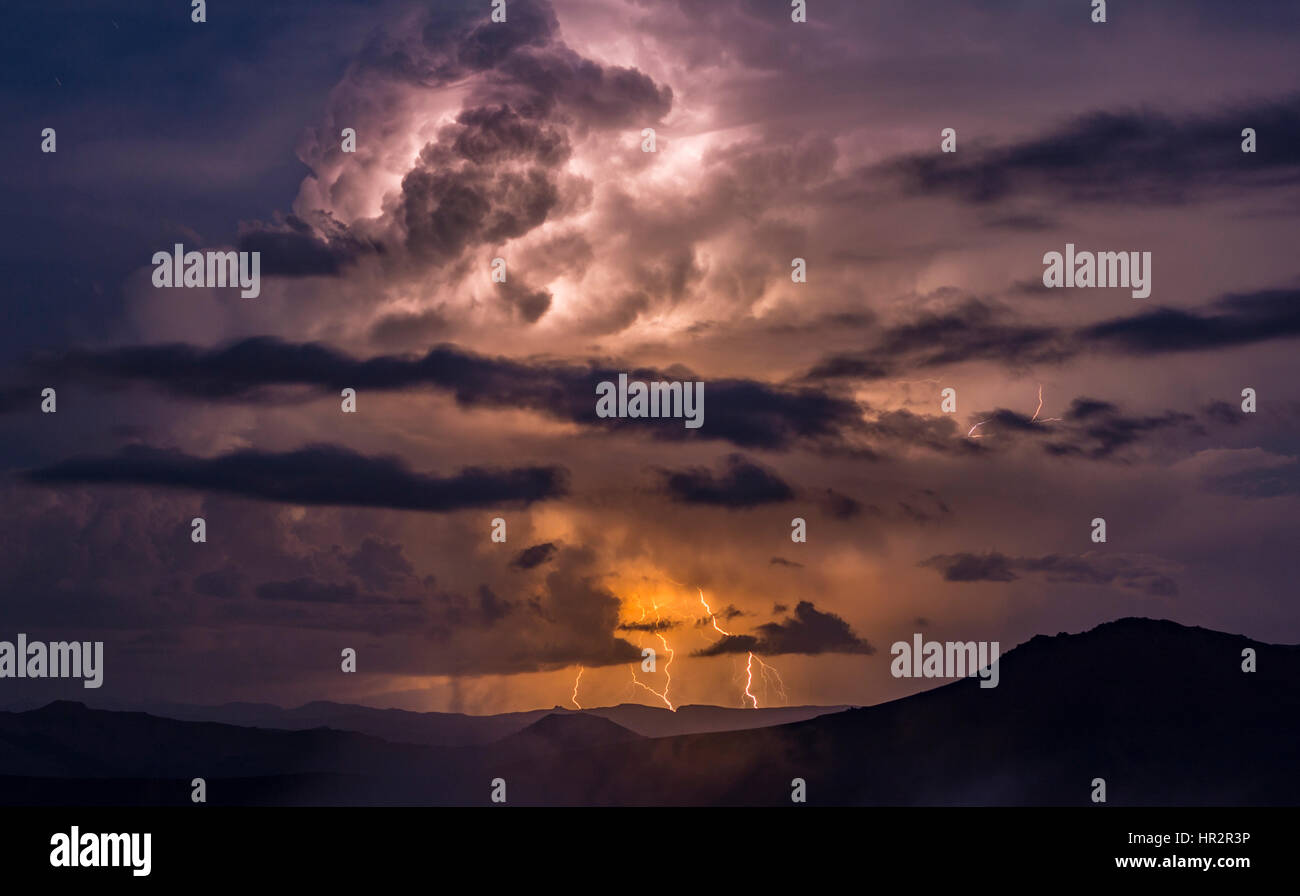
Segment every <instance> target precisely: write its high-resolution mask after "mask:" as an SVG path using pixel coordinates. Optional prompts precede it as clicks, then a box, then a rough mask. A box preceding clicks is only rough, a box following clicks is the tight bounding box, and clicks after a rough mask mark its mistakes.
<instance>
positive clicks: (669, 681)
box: [629, 601, 676, 711]
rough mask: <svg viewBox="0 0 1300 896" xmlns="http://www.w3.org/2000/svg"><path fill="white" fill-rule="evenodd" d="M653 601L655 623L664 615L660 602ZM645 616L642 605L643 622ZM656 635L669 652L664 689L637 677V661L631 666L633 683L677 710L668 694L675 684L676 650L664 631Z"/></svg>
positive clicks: (665, 665) (656, 632)
mask: <svg viewBox="0 0 1300 896" xmlns="http://www.w3.org/2000/svg"><path fill="white" fill-rule="evenodd" d="M651 603H653V605H654V610H655V623H656V624H658V623H660V622H662V621H663V620H662V617H661V616H660V615H659V602H658V601H651ZM645 617H646V611H645V607H644V606H642V607H641V621H642V622H644V621H645ZM655 635H656V636H657V637H658V638H659V641H660V642H661V643H662V644H663V646H664V653H666V654H668V662H666V663H664V676H665V679H666V680H665V681H664V689H663V690H662V691H656V690H655V689H654V688H652V687H650V686H649V685H648V684H646V683H645V682H643V681H641V680H640V679H639V678H637V677H636V664H635V663H633V664H632V665H631V666H629V668H630V669H631V670H632V684H634V685H636V686H637V687H639V688H644V689H645V690H647V691H649V692H650V693H651V694H654V695H655V696H656V697H658V698H659V699H660V700H662V701H663V704H664V706H667V707H668V708H669V709H672V710H674V711H675V709H676V708H675V707H674V706H673V701H672V699H671V698H669V696H668V692H669V690H671V689H672V686H673V673H672V668H671V667H672V664H673V656H674V655H675V651H674V650H673V648H672V646H671V645H670V644H669V643H668V638H666V637H665V636H664V633H663V632H662V631H658V630H656V631H655Z"/></svg>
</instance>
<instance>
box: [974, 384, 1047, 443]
mask: <svg viewBox="0 0 1300 896" xmlns="http://www.w3.org/2000/svg"><path fill="white" fill-rule="evenodd" d="M1042 412H1043V384H1042V383H1039V384H1038V407H1037V408H1035V409H1034V416H1032V417H1030V418H1029V422H1030V423H1060V422H1061V418H1060V417H1044V418H1043V419H1042V420H1039V419H1038V415H1039V414H1041V413H1042ZM988 422H989V421H988V420H981V421H980V422H979V423H976V424H975V425H974V426H972V427H971V428H970V430H969V431H967V433H966V438H968V439H982V438H984V434H983V433H979V434H976V432H975V430H977V429H979V428H980V427H981V426H983V425H984V424H985V423H988Z"/></svg>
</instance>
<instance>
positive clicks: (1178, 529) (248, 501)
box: [0, 0, 1300, 713]
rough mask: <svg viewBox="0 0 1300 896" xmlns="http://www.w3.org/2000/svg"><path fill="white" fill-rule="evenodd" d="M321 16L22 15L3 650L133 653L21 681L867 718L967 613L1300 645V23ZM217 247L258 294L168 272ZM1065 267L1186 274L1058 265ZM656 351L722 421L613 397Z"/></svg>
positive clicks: (1118, 16)
mask: <svg viewBox="0 0 1300 896" xmlns="http://www.w3.org/2000/svg"><path fill="white" fill-rule="evenodd" d="M275 6H276V8H274V9H273V8H270V7H271V5H270V4H262V3H252V2H248V3H244V2H233V0H224V2H223V0H213V2H210V3H209V4H208V10H207V22H206V23H201V24H199V23H193V22H191V21H190V10H189V4H188V3H187V2H180V0H169V2H157V0H150V2H118V3H84V2H57V0H51V2H46V3H41V4H24V5H23V6H21V7H20V8H17V9H14V10H11V11H10V12H9V14H8V15H7V16H6V27H5V29H4V33H3V36H0V41H2V42H3V52H0V72H2V74H3V76H2V77H0V107H2V108H3V109H4V110H5V114H4V119H5V127H4V128H3V137H2V139H3V144H2V147H0V153H2V156H0V160H2V163H3V171H4V176H3V178H2V179H0V190H2V191H3V193H2V194H0V199H2V200H3V207H4V209H5V212H6V213H5V214H4V215H3V218H0V227H2V228H3V239H0V265H2V266H3V270H4V272H5V280H4V283H5V288H6V289H5V291H6V293H7V296H6V301H5V309H6V315H5V323H4V326H3V327H0V463H3V467H4V476H3V480H2V483H3V484H2V485H0V488H3V507H4V512H3V513H2V514H0V544H2V545H3V548H0V588H2V589H3V595H2V597H0V607H2V608H3V609H2V611H0V620H2V622H3V626H0V638H5V639H10V640H12V639H13V637H14V636H15V635H16V633H18V632H25V633H27V635H28V636H29V638H32V639H35V638H45V639H49V640H66V639H74V638H75V639H88V640H102V641H104V644H105V671H104V686H103V687H102V688H101V689H100V690H99V691H88V690H85V689H83V688H82V687H81V684H80V682H78V681H71V682H69V681H62V682H58V681H55V682H38V681H21V682H20V681H14V680H8V679H6V680H3V681H0V705H32V704H37V703H39V702H41V700H43V699H48V698H49V697H52V696H61V697H67V698H70V699H86V700H92V701H93V700H105V701H120V702H131V701H151V700H170V701H177V702H190V703H219V702H224V701H230V700H252V701H265V702H273V703H280V704H282V705H293V704H298V703H303V702H306V701H309V700H317V699H325V700H337V701H347V702H364V703H370V704H373V705H377V706H400V707H405V708H412V709H424V710H457V711H464V712H473V713H488V712H500V711H506V710H516V709H527V708H533V707H539V706H552V705H555V704H565V705H570V706H572V705H574V704H573V703H571V702H570V701H571V695H572V694H573V692H574V683H575V677H576V676H577V675H578V673H579V669H581V670H582V677H581V679H580V681H579V682H578V683H579V684H580V689H579V695H578V701H579V702H580V703H581V704H582V705H588V706H591V705H608V704H614V703H619V702H631V701H635V702H643V703H647V704H651V705H664V703H665V702H671V703H672V704H673V705H681V704H684V703H713V704H718V705H727V706H737V705H740V704H741V702H742V695H743V688H744V680H745V678H746V668H747V663H748V657H749V655H750V654H751V653H753V654H755V655H756V656H757V657H759V658H761V659H762V660H763V661H764V662H765V663H767V664H770V665H771V666H772V667H773V668H774V669H776V670H779V674H780V676H781V680H782V682H783V684H784V694H782V692H781V690H780V689H779V688H777V687H776V685H775V684H774V679H771V678H769V679H766V680H763V681H760V682H759V683H758V685H757V691H756V694H755V696H756V698H757V699H758V701H760V703H761V705H763V706H769V705H780V704H781V703H783V702H788V703H790V704H792V705H793V704H813V703H817V704H844V703H852V704H868V703H875V702H879V701H881V700H884V699H889V698H892V697H896V696H900V695H902V694H905V693H909V692H911V691H914V690H917V689H920V688H922V687H927V686H930V685H932V684H933V682H926V681H909V680H897V679H894V678H892V677H891V676H890V674H889V660H890V656H889V645H890V644H891V643H893V642H894V641H897V640H910V638H911V636H912V634H913V633H914V632H922V633H924V634H925V636H926V637H927V638H932V639H939V640H944V639H954V640H970V639H979V640H997V641H999V642H1000V643H1001V645H1002V649H1003V651H1004V652H1005V651H1006V650H1008V649H1010V648H1011V647H1012V646H1014V645H1016V644H1018V643H1021V642H1023V641H1025V640H1027V639H1029V638H1031V637H1033V636H1034V635H1035V634H1039V633H1048V634H1055V633H1057V632H1059V631H1080V630H1084V629H1087V628H1091V627H1093V626H1095V625H1097V624H1099V623H1101V622H1105V621H1107V620H1111V619H1116V618H1120V617H1124V616H1150V617H1156V618H1167V619H1172V620H1175V621H1177V622H1180V623H1184V624H1189V625H1201V626H1206V627H1209V628H1215V629H1220V630H1224V631H1230V632H1234V633H1240V634H1244V635H1248V636H1250V637H1252V638H1257V639H1261V640H1264V641H1270V642H1296V641H1300V613H1297V612H1296V588H1295V582H1296V581H1297V578H1300V552H1298V551H1297V550H1296V549H1295V545H1296V537H1297V526H1296V521H1297V520H1300V512H1298V511H1300V507H1298V504H1300V437H1298V433H1297V430H1298V428H1300V382H1297V377H1296V373H1297V369H1298V368H1300V364H1297V360H1296V354H1295V352H1296V342H1295V340H1296V339H1297V337H1300V253H1298V252H1297V249H1296V238H1297V233H1298V232H1300V231H1298V230H1297V226H1296V224H1297V218H1298V217H1300V203H1298V202H1297V199H1300V67H1297V65H1296V59H1297V58H1300V52H1298V50H1300V40H1298V39H1297V37H1298V36H1300V6H1297V4H1295V3H1294V2H1290V0H1278V2H1273V0H1257V2H1252V3H1249V4H1230V3H1221V2H1212V0H1177V2H1174V0H1167V2H1143V3H1122V2H1112V3H1110V4H1109V6H1110V9H1109V14H1108V21H1107V22H1106V23H1105V24H1095V23H1093V22H1091V21H1090V4H1089V3H1088V2H1086V0H1054V2H1009V0H984V2H980V3H978V4H970V3H958V2H948V0H927V2H926V3H924V4H908V3H897V2H889V3H863V2H858V0H843V2H833V0H810V3H809V21H808V22H807V23H806V24H795V23H792V22H791V21H790V10H789V4H788V3H785V2H780V0H679V2H649V0H626V2H616V0H554V2H546V0H508V20H507V22H506V23H505V24H494V23H491V22H490V21H489V18H488V17H489V13H490V6H491V4H490V3H489V2H488V0H458V2H451V0H437V2H429V3H411V2H377V3H368V2H365V3H363V2H338V0H335V2H302V3H287V4H276V5H275ZM44 128H54V129H55V130H56V132H57V152H55V153H43V152H41V131H42V129H44ZM343 128H354V129H355V131H356V134H357V143H356V147H357V148H356V152H355V153H344V152H342V150H341V147H340V139H341V138H340V133H341V131H342V129H343ZM644 128H653V129H654V130H655V134H656V144H657V145H656V151H655V152H654V153H648V152H643V151H642V148H641V147H642V130H643V129H644ZM945 128H953V129H955V130H956V133H957V152H955V153H942V152H940V132H941V131H942V130H943V129H945ZM1244 128H1253V129H1255V130H1256V132H1257V141H1258V145H1257V151H1256V152H1254V153H1246V152H1243V151H1242V148H1241V144H1242V136H1241V132H1242V130H1243V129H1244ZM176 243H182V244H184V246H185V248H186V249H187V250H191V249H192V250H220V249H235V250H242V251H259V252H260V253H261V274H262V282H261V295H260V296H258V297H257V298H241V297H240V295H239V292H238V290H237V289H219V288H213V289H209V288H189V289H174V288H173V289H158V288H155V287H154V286H153V285H152V283H151V275H152V273H153V266H152V264H151V258H152V256H153V253H155V252H158V251H164V252H170V251H171V250H172V247H173V246H174V244H176ZM1067 243H1073V244H1075V245H1076V246H1077V247H1078V248H1079V249H1080V250H1084V249H1086V250H1090V251H1139V252H1150V253H1151V256H1152V269H1151V286H1152V288H1151V293H1150V295H1149V296H1148V297H1147V298H1141V299H1139V298H1134V297H1133V296H1132V294H1131V292H1130V290H1128V289H1096V288H1094V289H1087V288H1073V289H1071V288H1062V289H1047V288H1045V287H1044V286H1043V281H1042V277H1043V272H1044V264H1043V261H1042V259H1043V255H1044V254H1045V253H1047V252H1051V251H1057V252H1061V251H1063V250H1064V248H1065V246H1066V244H1067ZM498 257H499V258H504V259H505V260H506V262H507V267H508V279H507V282H505V283H495V282H493V281H492V278H491V265H492V260H493V259H494V258H498ZM794 258H802V259H805V260H806V264H807V282H806V283H795V282H792V279H791V260H792V259H794ZM620 372H624V373H628V374H629V375H630V376H631V377H632V378H638V377H639V378H640V379H644V380H660V379H667V380H691V381H695V380H698V381H702V382H704V384H705V387H704V395H705V415H704V425H703V426H702V427H701V428H700V429H698V430H694V429H688V428H686V427H684V426H683V425H682V421H681V420H629V419H612V420H611V419H600V418H597V417H596V415H595V412H594V408H595V396H596V393H595V386H596V384H597V383H598V382H600V381H602V380H610V379H615V378H616V377H617V375H618V374H619V373H620ZM46 387H52V388H55V389H56V390H57V396H58V397H57V401H58V405H57V408H58V409H57V412H56V413H54V414H45V413H42V412H41V410H40V402H41V398H40V393H41V390H42V389H43V388H46ZM1247 387H1249V388H1252V389H1254V390H1256V393H1257V400H1258V409H1257V411H1256V412H1255V413H1253V414H1248V413H1244V412H1243V410H1242V398H1241V393H1242V390H1243V389H1244V388H1247ZM345 388H353V389H356V391H357V412H356V413H355V414H345V413H343V412H342V410H341V408H340V402H341V400H342V399H341V397H340V393H341V391H342V390H343V389H345ZM945 388H953V389H955V390H956V394H957V399H956V400H957V410H956V413H955V414H949V413H944V412H943V410H942V409H941V406H940V402H941V396H940V393H941V390H942V389H945ZM1040 397H1041V407H1040ZM194 517H202V518H204V519H205V521H206V524H207V541H206V543H201V544H196V543H194V542H192V541H191V538H190V521H191V520H192V519H193V518H194ZM496 517H501V518H504V519H505V520H506V522H507V531H508V536H507V541H506V543H504V544H501V543H494V542H493V541H492V540H491V539H490V537H489V536H490V532H491V521H492V519H493V518H496ZM795 517H801V518H803V519H804V520H806V522H807V532H808V537H807V542H806V543H794V542H792V540H791V538H790V533H791V520H792V519H793V518H795ZM1096 517H1102V518H1104V519H1105V520H1106V524H1107V536H1108V538H1107V541H1106V543H1104V544H1098V543H1094V542H1093V541H1092V538H1091V533H1092V528H1091V525H1090V524H1091V521H1092V520H1093V519H1094V518H1096ZM706 603H707V605H708V608H709V609H708V610H707V611H706V609H705V604H706ZM710 613H712V615H710ZM664 645H669V648H670V650H671V656H672V664H671V681H670V682H669V680H668V678H667V676H666V675H665V674H664V670H663V658H664V657H665V656H667V654H665V653H664V650H665V647H664ZM646 646H649V647H654V648H655V649H656V650H659V651H660V653H661V659H660V668H659V670H658V671H657V672H656V673H654V674H645V673H641V672H640V671H639V669H640V666H639V663H640V660H641V650H642V648H643V647H646ZM345 647H352V648H354V649H356V651H357V672H356V673H355V674H345V673H344V672H342V671H341V670H340V660H339V656H340V651H341V650H342V649H343V648H345ZM630 666H632V667H633V668H635V669H636V670H637V674H638V677H639V678H640V679H641V681H642V682H643V683H644V684H645V685H647V686H648V687H642V686H638V685H637V684H635V683H633V680H632V669H631V668H629V667H630ZM665 688H667V690H666V691H665ZM659 695H662V696H659ZM664 696H666V697H667V701H665V700H664V699H663V698H664Z"/></svg>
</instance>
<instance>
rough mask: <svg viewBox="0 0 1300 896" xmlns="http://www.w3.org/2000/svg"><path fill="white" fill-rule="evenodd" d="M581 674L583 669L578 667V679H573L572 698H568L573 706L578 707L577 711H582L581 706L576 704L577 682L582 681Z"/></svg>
mask: <svg viewBox="0 0 1300 896" xmlns="http://www.w3.org/2000/svg"><path fill="white" fill-rule="evenodd" d="M582 673H583V668H582V666H579V667H578V677H577V678H575V679H573V696H572V697H570V698H569V699H570V700H572V701H573V705H574V706H576V707H578V709H582V704H581V703H579V702H578V682H580V681H582Z"/></svg>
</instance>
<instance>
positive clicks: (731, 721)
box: [101, 700, 846, 747]
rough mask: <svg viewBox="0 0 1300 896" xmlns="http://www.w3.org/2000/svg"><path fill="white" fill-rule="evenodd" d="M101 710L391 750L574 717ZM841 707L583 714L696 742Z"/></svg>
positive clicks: (305, 709)
mask: <svg viewBox="0 0 1300 896" xmlns="http://www.w3.org/2000/svg"><path fill="white" fill-rule="evenodd" d="M101 705H102V707H103V708H106V709H116V710H126V711H134V712H146V713H148V714H150V715H154V716H161V717H163V718H169V719H183V720H185V721H192V722H221V723H224V724H227V725H243V726H247V727H252V728H280V729H283V730H286V731H301V730H304V729H308V728H337V729H339V730H341V731H355V732H358V733H361V734H371V735H374V736H375V737H381V738H383V739H384V740H389V741H393V742H395V743H408V744H427V745H429V746H447V747H454V746H471V745H476V744H488V743H492V742H494V741H499V740H501V739H503V738H506V737H509V736H510V735H512V734H515V733H517V732H520V731H523V730H524V729H525V728H527V727H528V726H530V725H532V724H534V723H535V722H537V721H538V720H540V719H543V718H546V717H547V716H550V715H552V714H554V713H569V714H573V715H577V714H579V713H578V711H577V710H570V709H568V708H566V707H560V706H557V707H554V708H552V709H534V710H529V711H527V712H511V713H500V714H498V715H491V716H473V715H464V714H461V713H447V712H410V711H408V710H402V709H375V708H373V707H369V706H356V705H351V704H346V703H331V702H328V701H323V700H322V701H316V702H313V703H308V704H305V705H304V706H299V707H296V708H293V709H283V708H281V707H279V706H275V705H273V704H270V703H225V704H221V705H219V706H195V705H189V704H180V703H148V704H113V703H105V704H101ZM845 708H846V707H843V706H781V707H772V708H764V709H758V710H754V709H738V708H733V707H722V706H680V707H678V708H677V711H676V712H673V711H671V710H669V709H667V708H665V707H655V706H642V705H641V704H637V703H624V704H620V705H618V706H607V707H599V708H594V709H588V710H582V711H581V713H582V714H586V715H592V716H599V717H601V718H605V719H609V720H610V721H612V722H614V723H616V724H618V725H620V726H622V727H623V728H626V729H628V730H629V731H634V732H636V733H637V734H640V735H641V736H643V737H668V736H670V735H676V734H701V733H704V732H708V731H739V730H743V729H748V728H762V727H767V726H769V725H781V724H785V723H788V722H799V721H803V720H804V719H811V718H815V717H817V716H819V715H825V714H826V713H828V712H839V711H840V710H842V709H845Z"/></svg>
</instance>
